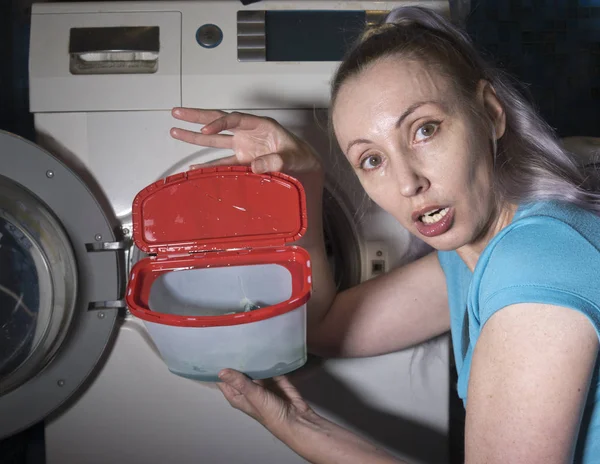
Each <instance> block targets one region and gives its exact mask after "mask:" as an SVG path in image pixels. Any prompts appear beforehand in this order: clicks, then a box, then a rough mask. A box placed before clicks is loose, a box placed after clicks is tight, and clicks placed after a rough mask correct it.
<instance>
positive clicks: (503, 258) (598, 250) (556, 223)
mask: <svg viewBox="0 0 600 464" xmlns="http://www.w3.org/2000/svg"><path fill="white" fill-rule="evenodd" d="M438 259H439V261H440V264H441V266H442V269H443V270H444V274H445V276H446V285H447V288H448V298H449V304H450V324H451V332H452V345H453V350H454V356H455V359H456V368H457V371H458V386H457V388H458V394H459V396H460V397H461V398H462V400H463V403H464V404H465V405H466V404H467V385H468V381H469V373H470V369H471V358H472V355H473V349H474V347H475V344H476V343H477V340H478V338H479V334H480V333H481V329H482V328H483V325H484V324H485V323H486V321H487V320H488V319H489V318H490V317H491V316H492V315H493V314H494V313H495V312H496V311H498V310H499V309H502V308H504V307H506V306H509V305H512V304H517V303H543V304H552V305H556V306H564V307H568V308H573V309H575V310H577V311H581V312H582V313H584V314H585V315H586V316H587V317H588V318H589V319H590V321H591V322H592V324H593V325H594V328H595V329H596V332H597V333H598V334H599V335H600V217H599V216H597V215H595V214H594V213H591V212H589V211H586V210H584V209H581V208H578V207H576V206H573V205H569V204H564V203H559V202H538V203H530V204H525V205H521V206H520V207H519V209H518V210H517V212H516V213H515V216H514V217H513V220H512V222H511V223H510V224H509V225H508V226H507V227H505V228H504V229H503V230H502V231H501V232H500V233H499V234H498V235H496V236H495V237H494V238H493V239H492V240H491V241H490V243H489V244H488V245H487V247H486V248H485V249H484V250H483V253H482V254H481V256H480V257H479V260H478V262H477V265H476V267H475V270H474V272H471V271H470V270H469V268H467V266H466V264H465V263H464V262H463V261H462V260H461V259H460V257H459V256H458V254H457V253H456V252H455V251H447V252H445V251H440V252H438ZM599 369H600V361H598V362H597V363H596V367H595V371H594V376H593V378H592V384H591V387H590V393H589V395H588V399H587V403H586V410H585V413H584V417H583V422H582V425H581V429H580V433H579V439H578V443H577V452H576V462H578V463H585V464H591V463H592V462H595V463H597V462H600V389H599V388H598V386H599V385H598V383H599Z"/></svg>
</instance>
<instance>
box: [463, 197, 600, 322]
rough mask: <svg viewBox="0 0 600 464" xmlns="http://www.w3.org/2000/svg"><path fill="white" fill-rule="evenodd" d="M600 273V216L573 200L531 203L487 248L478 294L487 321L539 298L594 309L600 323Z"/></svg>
mask: <svg viewBox="0 0 600 464" xmlns="http://www.w3.org/2000/svg"><path fill="white" fill-rule="evenodd" d="M598 276H600V217H598V216H596V215H594V214H593V213H588V212H587V211H586V210H583V209H581V208H577V207H574V206H571V205H561V204H535V205H528V206H526V207H525V208H520V209H519V212H518V214H515V218H514V219H513V222H512V223H511V224H510V225H509V226H508V227H506V228H505V229H503V230H502V232H500V234H498V235H497V236H496V237H494V239H493V240H492V241H491V242H490V244H488V247H487V248H486V249H485V250H484V252H483V253H482V255H481V257H480V258H479V262H478V263H477V267H476V269H475V273H474V288H473V290H474V293H473V295H472V296H473V297H474V298H475V300H474V301H476V302H477V303H476V304H477V307H478V311H479V313H480V317H481V319H482V320H485V319H487V318H489V317H490V316H491V314H493V313H494V312H495V311H497V310H499V309H500V308H502V307H506V306H509V305H511V304H516V303H522V302H532V301H536V302H540V303H546V304H555V305H560V306H567V307H572V308H577V309H579V310H582V311H584V312H586V313H588V314H592V313H593V314H594V319H595V320H598V321H599V324H600V285H598V282H599V280H598V279H599V277H598ZM598 327H599V328H600V325H599V326H598Z"/></svg>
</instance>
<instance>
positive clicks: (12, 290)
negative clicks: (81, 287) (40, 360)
mask: <svg viewBox="0 0 600 464" xmlns="http://www.w3.org/2000/svg"><path fill="white" fill-rule="evenodd" d="M31 251H35V246H34V244H33V243H32V242H31V240H29V238H28V237H27V236H26V235H25V234H24V233H23V232H22V231H21V230H20V229H19V228H18V227H17V226H15V225H14V224H12V223H11V222H9V221H8V220H7V219H5V218H3V217H0V263H1V264H2V265H1V266H0V308H1V311H0V379H2V378H4V377H6V376H8V375H9V374H10V373H11V372H13V371H14V370H15V369H17V368H18V367H19V366H20V365H21V364H22V363H23V362H24V361H26V360H27V358H28V357H29V353H30V352H31V350H32V348H33V347H34V342H35V340H34V339H35V335H36V333H40V330H36V327H37V325H38V313H39V303H40V286H39V281H38V272H37V270H36V266H35V262H34V259H33V256H32V255H31ZM42 331H43V328H42Z"/></svg>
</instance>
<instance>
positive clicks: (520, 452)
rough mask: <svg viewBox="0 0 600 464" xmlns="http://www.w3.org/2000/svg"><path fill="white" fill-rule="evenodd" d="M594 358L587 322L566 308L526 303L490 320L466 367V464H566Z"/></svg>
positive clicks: (595, 341) (592, 332) (595, 347)
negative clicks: (467, 386) (468, 368)
mask: <svg viewBox="0 0 600 464" xmlns="http://www.w3.org/2000/svg"><path fill="white" fill-rule="evenodd" d="M597 354H598V335H597V334H596V331H595V329H594V327H593V325H592V323H591V322H590V321H589V320H588V319H587V317H586V316H584V315H583V314H582V313H580V312H578V311H575V310H573V309H567V308H563V307H558V306H550V305H544V304H529V303H528V304H518V305H512V306H508V307H505V308H503V309H501V310H500V311H498V312H497V313H495V314H494V315H493V316H491V317H490V319H489V321H488V322H487V323H486V324H485V326H484V327H483V329H482V332H481V335H480V338H479V340H478V341H477V345H476V347H475V350H474V354H473V360H472V364H471V374H470V380H469V388H468V399H467V418H466V432H465V433H466V441H465V456H466V464H479V463H482V462H485V463H488V464H496V463H497V464H511V463H527V464H537V463H539V464H559V463H560V464H564V463H570V462H572V460H573V452H574V448H575V443H576V439H577V435H578V432H579V426H580V421H581V415H582V410H583V406H584V404H585V400H586V397H587V394H588V391H589V385H590V378H591V375H592V370H593V368H594V365H595V362H596V356H597Z"/></svg>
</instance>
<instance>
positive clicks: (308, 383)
mask: <svg viewBox="0 0 600 464" xmlns="http://www.w3.org/2000/svg"><path fill="white" fill-rule="evenodd" d="M294 384H295V385H296V386H297V388H298V390H299V391H300V393H301V394H302V396H303V397H304V398H305V399H306V400H307V401H308V402H309V403H311V404H312V405H313V406H315V407H316V408H317V409H320V410H323V411H326V412H327V413H329V414H332V416H333V417H335V418H336V420H337V419H339V420H340V421H342V422H343V423H345V424H348V425H349V426H350V427H351V428H353V429H354V430H356V431H358V432H359V433H360V434H362V435H363V436H364V437H365V438H366V439H368V440H369V439H370V440H374V441H376V442H378V443H380V444H382V445H384V446H385V447H387V448H388V449H390V450H391V451H395V452H397V453H399V454H401V455H402V456H404V457H406V458H408V459H411V460H416V461H418V462H424V463H428V464H436V463H440V464H441V463H447V459H448V437H447V436H446V435H445V434H444V433H441V432H439V431H437V430H435V429H433V428H431V427H429V426H427V425H424V424H422V423H420V422H418V421H415V420H412V419H410V418H405V417H400V416H397V415H395V414H390V413H389V412H387V411H383V410H379V409H377V408H374V407H373V406H372V405H368V404H366V403H365V402H364V401H363V400H362V399H361V397H360V395H358V394H357V393H356V392H355V391H354V390H353V389H352V387H351V386H350V385H348V384H347V383H345V382H343V381H341V380H340V379H338V378H336V376H335V375H333V374H332V373H330V372H327V371H325V370H322V369H319V370H318V371H316V372H315V373H314V374H310V375H309V378H308V379H298V380H297V381H294ZM332 405H336V407H335V408H332ZM342 405H343V407H342Z"/></svg>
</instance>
